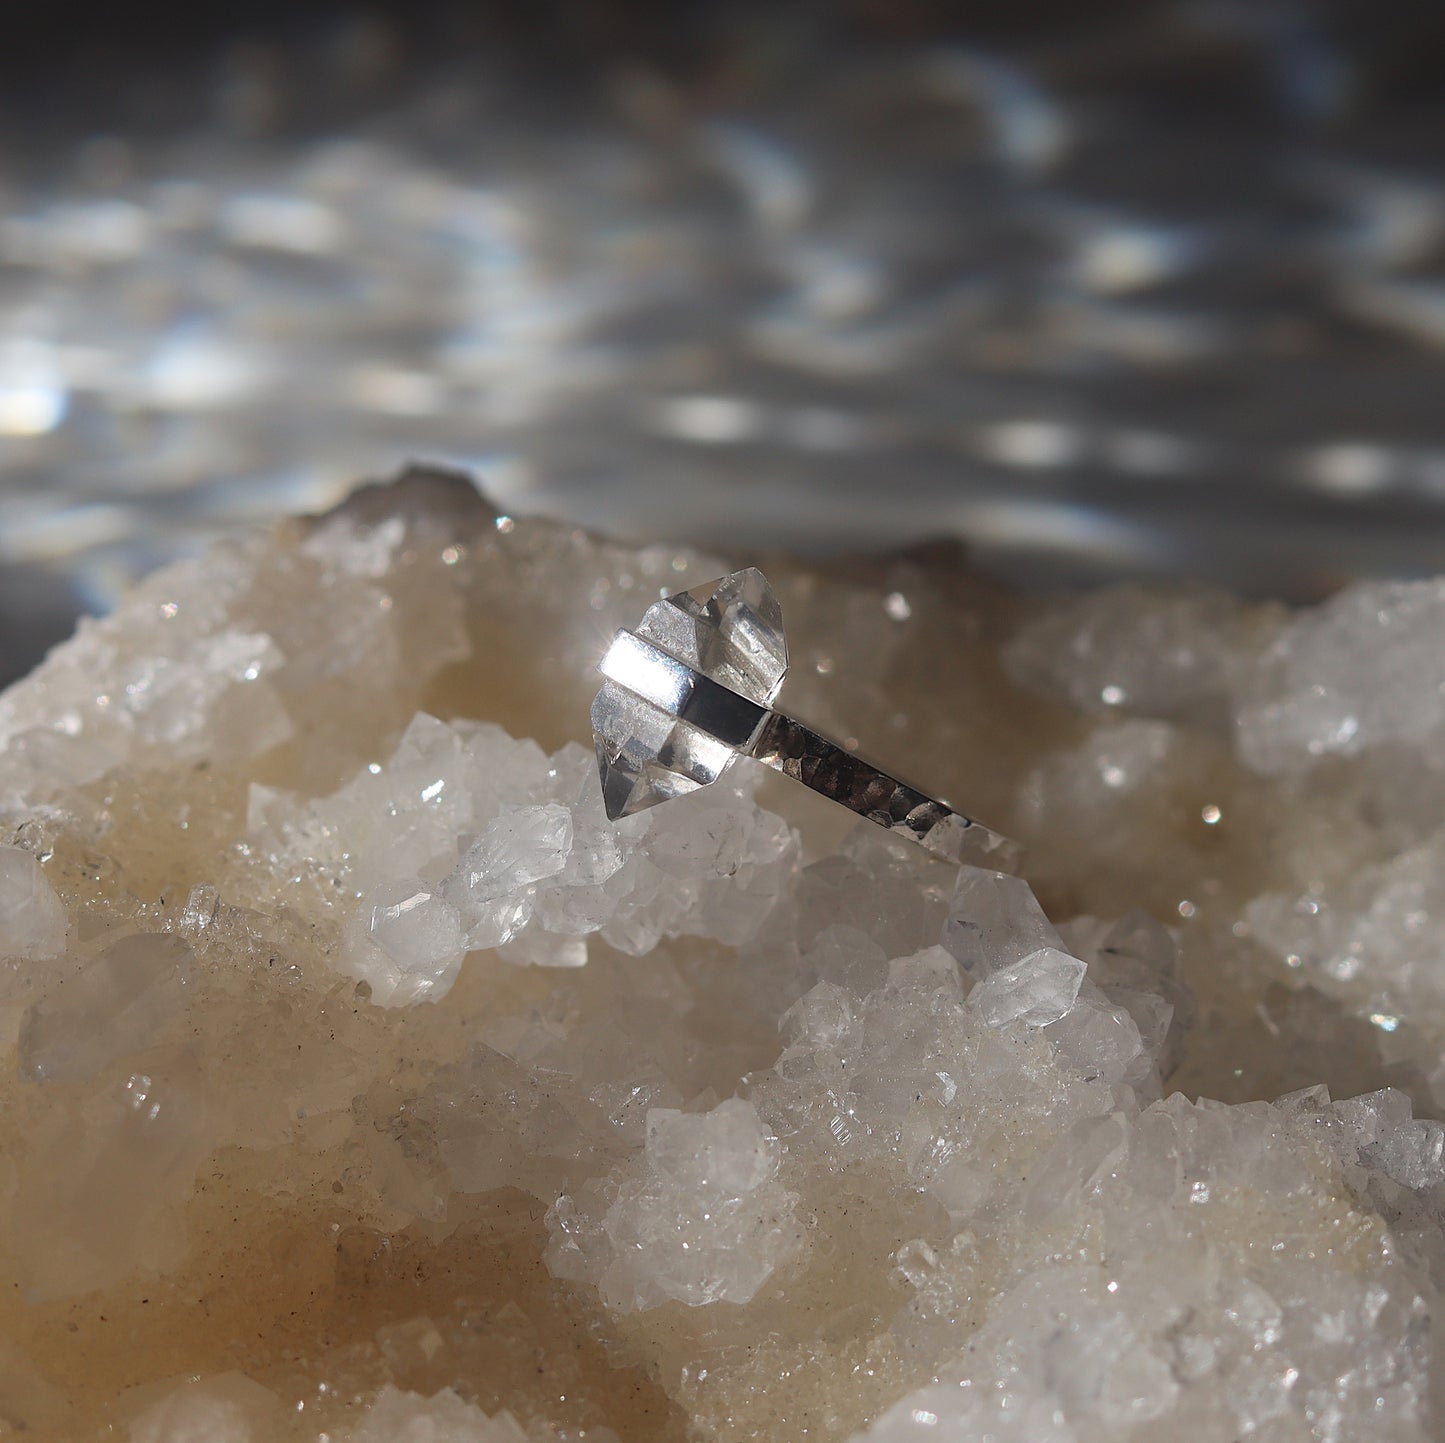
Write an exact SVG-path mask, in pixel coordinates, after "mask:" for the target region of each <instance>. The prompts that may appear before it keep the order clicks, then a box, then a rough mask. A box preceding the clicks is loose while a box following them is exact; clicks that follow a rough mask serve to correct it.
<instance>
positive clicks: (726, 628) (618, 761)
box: [592, 567, 788, 822]
mask: <svg viewBox="0 0 1445 1443" xmlns="http://www.w3.org/2000/svg"><path fill="white" fill-rule="evenodd" d="M637 635H638V636H640V637H642V638H644V639H645V640H647V641H650V642H651V643H652V644H653V645H654V646H656V647H658V648H659V649H660V650H662V651H665V652H667V653H668V655H670V656H672V657H674V658H676V659H677V660H678V661H680V662H682V663H683V664H684V665H685V666H689V667H691V668H692V669H693V670H694V671H698V672H701V673H702V674H703V675H704V676H706V677H708V678H710V679H711V680H713V681H715V682H717V683H718V684H719V685H721V686H725V687H727V688H728V689H729V690H731V691H735V692H738V693H739V694H741V695H742V696H745V697H747V698H749V699H750V700H751V701H754V702H756V703H757V704H758V705H759V706H767V705H769V704H770V703H771V702H772V699H773V697H774V696H775V695H776V694H777V690H778V688H779V687H780V686H781V685H782V682H783V677H784V676H785V675H786V673H787V670H788V645H787V642H786V641H785V640H784V638H783V610H782V607H781V606H779V605H778V599H777V597H776V596H775V595H774V594H773V589H772V587H771V586H769V585H768V583H767V580H766V578H765V577H764V576H763V574H762V572H760V571H758V570H757V569H756V568H755V567H748V568H746V569H745V570H743V571H734V572H732V573H731V574H730V575H728V576H724V577H722V578H721V579H720V580H718V581H714V582H709V583H708V584H707V585H705V586H698V587H694V588H693V589H692V590H690V591H680V592H678V593H677V595H676V596H669V597H667V598H666V599H665V600H663V601H658V602H654V603H653V604H652V605H651V606H650V607H648V609H647V614H646V615H645V616H644V617H643V618H642V621H641V623H640V624H639V626H638V628H637ZM592 735H593V737H594V739H595V740H596V743H597V769H598V772H599V774H600V776H601V779H602V801H603V805H604V807H605V808H606V811H607V815H608V817H609V818H610V819H611V820H612V821H614V822H615V821H616V820H617V819H618V818H619V817H627V816H631V815H632V814H633V813H634V812H640V811H643V810H645V809H646V808H648V807H655V806H656V805H657V804H658V803H659V802H665V801H669V800H670V799H671V798H673V797H677V796H681V795H682V794H683V793H684V792H692V791H696V790H697V788H698V787H702V786H706V785H707V784H708V783H709V782H714V781H716V780H717V778H718V777H719V776H720V775H721V773H722V770H723V768H724V767H726V766H727V764H728V763H729V762H730V761H731V760H732V759H733V756H734V752H733V749H732V748H731V747H730V746H728V745H726V744H725V743H723V742H720V741H718V740H717V739H716V738H715V737H711V736H708V735H707V734H706V733H705V732H702V731H700V730H699V729H698V728H696V727H694V726H690V725H689V724H688V723H687V722H684V721H680V720H678V718H676V717H675V716H673V715H671V714H670V713H669V712H667V711H666V710H664V709H663V708H661V707H658V706H654V705H653V704H652V703H651V702H648V701H646V700H644V699H643V698H642V697H639V696H637V695H635V694H634V693H633V692H631V691H629V690H628V689H627V688H626V687H624V686H620V685H618V683H617V682H614V681H606V682H604V683H603V685H602V689H601V691H599V692H598V693H597V700H596V701H595V702H594V703H593V704H592Z"/></svg>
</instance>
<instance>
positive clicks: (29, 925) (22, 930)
mask: <svg viewBox="0 0 1445 1443" xmlns="http://www.w3.org/2000/svg"><path fill="white" fill-rule="evenodd" d="M66 927H67V923H66V916H65V907H64V905H63V904H62V903H61V900H60V898H59V897H57V896H56V895H55V888H54V887H52V886H51V885H50V883H49V882H48V881H47V880H46V878H45V873H44V872H43V871H42V870H41V867H40V865H39V863H38V862H37V861H36V860H35V857H34V855H33V854H32V853H30V852H27V851H25V850H24V849H23V848H21V847H0V946H3V948H4V954H5V957H6V958H7V959H8V960H9V961H10V962H12V963H16V962H43V961H46V960H48V959H49V958H52V957H58V956H60V954H61V953H62V952H63V951H64V950H65V933H66Z"/></svg>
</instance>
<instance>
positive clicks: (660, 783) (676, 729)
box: [592, 681, 733, 822]
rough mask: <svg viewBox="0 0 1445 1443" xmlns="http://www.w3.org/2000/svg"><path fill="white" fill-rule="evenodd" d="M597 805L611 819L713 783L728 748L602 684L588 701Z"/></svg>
mask: <svg viewBox="0 0 1445 1443" xmlns="http://www.w3.org/2000/svg"><path fill="white" fill-rule="evenodd" d="M592 735H593V738H594V739H595V741H596V743H597V770H598V773H599V775H600V776H601V779H602V805H603V807H604V808H605V809H606V812H607V816H608V818H609V819H610V820H611V821H614V822H615V821H617V820H618V819H619V818H621V817H630V816H632V815H633V813H634V812H641V811H645V810H646V809H647V808H648V807H655V806H656V805H657V804H658V803H659V802H666V801H670V800H671V799H672V798H673V797H680V796H682V795H683V794H684V793H685V792H693V791H696V790H697V789H698V788H699V787H702V786H706V785H707V784H708V783H709V782H715V781H716V780H717V779H718V776H719V775H720V774H721V772H722V769H723V768H724V767H725V766H727V764H728V763H729V762H730V761H731V760H732V759H733V751H732V748H731V747H728V746H725V745H724V744H723V743H722V742H719V741H717V740H715V739H714V738H712V737H710V736H707V735H705V734H704V733H703V732H700V731H698V729H697V728H696V727H692V726H689V725H688V724H687V723H686V722H684V721H679V720H678V719H677V718H676V717H674V716H671V715H669V714H668V713H667V712H665V711H663V710H662V708H661V707H656V706H653V705H652V704H651V703H650V702H646V701H643V700H642V698H641V697H638V696H634V695H633V694H632V693H631V692H629V691H628V690H627V689H626V688H625V687H621V686H618V685H617V683H616V682H613V681H608V682H604V683H603V684H602V689H601V690H600V691H599V692H598V693H597V699H596V701H594V702H593V703H592Z"/></svg>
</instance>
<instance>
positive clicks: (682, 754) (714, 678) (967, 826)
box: [592, 567, 1020, 871]
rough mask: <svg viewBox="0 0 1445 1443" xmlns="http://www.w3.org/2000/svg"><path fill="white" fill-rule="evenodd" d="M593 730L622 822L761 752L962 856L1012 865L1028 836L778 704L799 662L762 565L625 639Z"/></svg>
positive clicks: (668, 603)
mask: <svg viewBox="0 0 1445 1443" xmlns="http://www.w3.org/2000/svg"><path fill="white" fill-rule="evenodd" d="M598 670H599V671H600V672H601V673H602V675H603V676H604V677H605V678H606V680H605V681H604V682H603V683H602V689H601V691H599V692H598V693H597V700H596V701H594V702H593V703H592V735H593V738H594V740H595V741H596V743H597V765H598V770H599V772H600V774H601V777H602V800H603V804H604V806H605V807H606V809H607V815H608V816H609V817H610V818H611V819H612V820H613V821H616V820H617V819H618V818H619V817H626V816H630V815H632V814H633V813H634V812H640V811H643V810H645V809H646V808H647V807H652V806H656V805H657V804H658V803H659V802H665V801H669V800H671V799H672V798H673V797H677V796H681V795H683V794H684V793H686V792H692V791H696V790H697V789H698V788H699V787H704V786H707V785H708V783H709V782H715V781H716V780H717V779H718V777H719V776H721V775H722V773H723V771H724V769H725V768H726V767H728V766H729V765H730V764H731V763H732V762H733V761H734V760H735V759H736V758H737V757H752V758H754V759H755V760H757V761H760V762H762V763H763V764H764V765H765V766H770V767H772V768H773V769H774V770H776V771H779V772H782V773H783V774H784V775H785V776H789V777H792V778H793V779H794V780H795V781H799V782H802V783H803V785H804V786H807V787H811V788H812V789H813V790H814V791H815V792H819V793H821V794H822V795H823V796H825V797H828V798H829V799H830V800H831V801H835V802H840V803H841V804H842V805H843V806H845V807H847V808H848V809H849V810H850V811H853V812H856V813H857V814H858V815H859V816H861V817H867V818H868V820H869V821H870V822H876V823H877V824H878V825H879V826H881V827H885V828H887V829H888V830H889V831H890V832H896V833H898V834H899V835H901V836H905V837H908V838H910V839H911V840H912V841H915V842H917V843H918V844H919V845H920V846H922V847H925V848H927V850H928V851H930V852H933V853H934V854H936V855H937V856H940V857H944V858H946V859H947V860H949V861H951V862H969V863H976V864H982V865H986V866H989V867H992V868H995V869H997V870H1001V871H1007V870H1010V869H1012V867H1014V866H1015V865H1016V864H1017V862H1018V858H1019V850H1020V849H1019V847H1018V845H1017V843H1015V842H1011V841H1010V840H1009V839H1008V838H1007V837H1004V836H1001V835H1000V834H999V833H998V832H994V831H991V830H990V829H989V828H988V827H985V826H984V825H983V824H982V823H980V822H976V821H974V820H973V819H972V818H971V817H966V816H964V815H963V814H962V813H961V812H958V811H956V810H955V809H954V808H953V807H951V806H949V805H948V803H947V802H943V801H940V800H939V799H938V798H936V797H931V796H929V795H928V794H927V793H926V792H922V791H919V790H918V789H917V788H916V787H911V786H909V785H908V784H907V783H906V782H901V781H899V780H898V778H897V777H893V776H890V775H889V774H888V773H887V772H884V771H881V770H880V769H879V768H877V767H875V766H872V765H871V764H870V763H868V762H865V761H863V760H862V759H861V758H860V757H858V756H856V755H854V753H853V752H851V751H849V750H848V748H847V747H844V746H841V745H839V744H838V743H837V742H833V741H830V740H829V739H828V738H827V737H824V736H820V735H819V734H818V733H817V732H815V731H813V730H812V729H811V728H810V727H806V726H804V725H803V724H802V722H799V721H795V720H794V719H793V718H792V717H789V716H785V715H784V714H783V713H782V712H778V711H774V710H773V709H772V702H773V698H774V697H775V696H776V695H777V692H778V688H779V687H780V686H782V684H783V678H784V677H785V676H786V675H787V671H788V647H787V641H786V639H785V638H784V636H783V612H782V608H781V607H780V606H779V604H778V600H777V597H776V596H775V595H774V594H773V589H772V587H771V586H769V585H768V582H767V579H766V578H765V577H764V576H763V574H762V572H760V571H758V570H757V569H756V568H755V567H749V568H748V569H747V570H745V571H734V572H732V573H731V574H730V575H728V576H724V577H723V578H722V579H721V580H719V581H715V582H710V583H709V584H707V585H705V586H700V587H696V588H694V589H693V590H690V591H680V592H678V593H677V595H675V596H669V597H665V598H664V599H663V600H661V601H658V602H655V603H654V604H653V605H652V606H649V607H648V608H647V612H646V614H645V615H644V616H643V618H642V621H641V622H640V623H639V624H638V626H637V628H636V629H635V630H632V631H629V630H625V629H624V630H622V631H619V632H618V633H617V635H616V636H615V637H614V638H613V640H612V644H611V646H609V647H608V649H607V654H606V655H605V656H604V657H603V658H602V661H601V663H600V665H599V667H598Z"/></svg>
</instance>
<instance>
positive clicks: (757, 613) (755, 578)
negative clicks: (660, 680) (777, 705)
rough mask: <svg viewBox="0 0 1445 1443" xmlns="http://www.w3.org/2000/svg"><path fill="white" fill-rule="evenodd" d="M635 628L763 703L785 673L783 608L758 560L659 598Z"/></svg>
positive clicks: (768, 700)
mask: <svg viewBox="0 0 1445 1443" xmlns="http://www.w3.org/2000/svg"><path fill="white" fill-rule="evenodd" d="M637 634H638V636H641V637H644V638H645V639H646V640H648V641H650V642H652V643H653V644H654V645H655V646H659V647H661V648H662V650H663V651H665V652H667V653H668V655H669V656H675V657H676V658H677V659H678V660H679V661H681V662H684V663H686V664H687V665H688V666H690V667H692V668H693V670H695V671H700V672H702V674H703V675H704V676H706V677H710V678H711V679H712V680H713V681H715V682H719V683H720V684H721V685H723V686H725V687H727V688H728V689H729V690H730V691H736V692H741V693H742V695H743V696H745V697H747V698H749V700H751V701H755V702H757V704H758V705H759V706H770V705H771V704H772V700H773V698H774V697H775V696H776V695H777V694H778V688H779V687H780V686H781V685H782V684H783V677H784V676H786V675H787V671H788V643H787V641H786V640H785V639H784V637H783V608H782V607H781V606H779V605H778V598H777V597H776V596H775V595H774V594H773V588H772V587H771V586H769V585H768V582H767V579H766V578H765V577H764V576H763V574H762V572H761V571H759V570H758V569H757V568H756V567H754V566H749V567H748V568H746V570H743V571H734V572H732V573H730V574H729V575H727V576H724V577H723V578H722V579H721V580H719V581H710V582H707V583H706V584H705V585H702V586H696V587H694V588H693V589H692V590H691V591H679V592H678V593H677V595H676V596H669V597H668V598H667V599H666V600H664V601H658V602H655V603H654V604H653V605H651V606H649V607H648V608H647V614H646V615H645V616H644V617H643V618H642V621H641V623H640V625H639V626H638V628H637Z"/></svg>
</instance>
